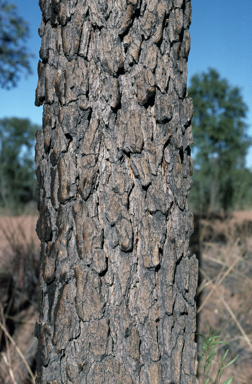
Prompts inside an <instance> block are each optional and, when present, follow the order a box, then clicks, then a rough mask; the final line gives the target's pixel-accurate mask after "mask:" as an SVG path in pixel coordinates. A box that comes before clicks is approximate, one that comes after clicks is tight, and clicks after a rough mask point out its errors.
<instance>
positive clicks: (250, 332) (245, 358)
mask: <svg viewBox="0 0 252 384" xmlns="http://www.w3.org/2000/svg"><path fill="white" fill-rule="evenodd" d="M200 251H201V256H200V284H199V287H198V301H199V304H198V332H199V333H203V334H205V335H207V334H208V331H209V328H210V327H211V328H212V329H213V330H215V331H216V330H220V329H221V330H222V332H221V337H220V339H221V340H225V341H227V342H229V343H230V346H229V347H228V348H229V351H230V352H229V355H228V356H229V360H231V359H233V358H234V357H235V356H236V355H237V354H239V358H238V359H237V361H236V362H235V363H234V364H233V365H231V366H230V367H229V368H228V369H227V371H226V373H225V374H224V375H223V378H222V382H224V381H225V380H226V379H227V378H229V377H230V376H234V379H233V381H232V384H248V383H251V382H252V323H251V320H250V319H251V315H252V305H251V293H250V292H251V289H252V274H251V272H252V212H235V213H234V214H232V216H229V217H227V218H220V217H219V218H215V219H212V220H206V219H205V220H200ZM198 342H199V343H200V342H201V340H198ZM225 349H226V348H223V347H221V348H220V350H219V353H221V354H222V355H223V354H224V350H225ZM214 364H215V365H214ZM214 364H213V370H212V375H211V374H210V377H213V378H214V377H215V376H214V374H213V372H214V371H215V372H216V368H217V358H216V360H215V363H214ZM201 376H202V364H199V378H201ZM210 383H213V381H211V380H210Z"/></svg>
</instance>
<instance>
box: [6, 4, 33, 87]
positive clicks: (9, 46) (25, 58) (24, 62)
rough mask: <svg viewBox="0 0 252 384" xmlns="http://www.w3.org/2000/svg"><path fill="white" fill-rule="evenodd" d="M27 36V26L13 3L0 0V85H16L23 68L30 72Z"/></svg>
mask: <svg viewBox="0 0 252 384" xmlns="http://www.w3.org/2000/svg"><path fill="white" fill-rule="evenodd" d="M28 37H29V27H28V25H27V22H26V21H24V20H23V19H22V18H21V17H20V16H18V14H17V9H16V5H15V4H9V3H8V1H5V0H0V86H1V87H2V88H7V89H9V88H11V87H15V86H16V85H17V82H18V80H19V79H20V74H21V73H22V71H23V70H25V71H26V72H27V73H31V72H32V71H31V67H30V63H29V59H30V58H31V57H32V56H33V55H32V54H30V53H28V51H27V47H26V46H25V45H24V43H25V42H26V40H27V38H28Z"/></svg>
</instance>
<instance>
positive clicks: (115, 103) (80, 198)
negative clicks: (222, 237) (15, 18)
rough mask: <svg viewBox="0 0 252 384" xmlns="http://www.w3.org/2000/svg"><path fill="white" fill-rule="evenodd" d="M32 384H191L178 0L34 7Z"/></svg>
mask: <svg viewBox="0 0 252 384" xmlns="http://www.w3.org/2000/svg"><path fill="white" fill-rule="evenodd" d="M40 6H41V10H42V14H43V20H42V24H41V27H40V36H41V37H42V43H41V49H40V57H41V61H40V62H39V66H38V72H39V82H38V87H37V91H36V105H41V104H43V103H44V107H43V108H44V109H43V130H39V131H38V132H37V144H36V163H37V177H38V183H39V188H38V206H39V211H40V217H39V220H38V224H37V233H38V236H39V238H40V239H41V260H42V267H41V313H40V321H39V323H38V324H37V326H36V335H37V336H38V338H39V351H38V356H37V362H38V366H37V373H38V377H37V383H43V384H45V383H47V384H49V383H50V384H52V383H54V384H56V383H57V384H59V383H69V384H70V383H72V384H73V383H76V384H77V383H78V384H79V383H83V384H84V383H96V384H99V383H132V384H133V383H134V384H136V383H174V384H175V383H177V384H178V383H181V384H182V383H183V384H189V383H191V384H192V383H195V381H196V377H195V359H196V344H195V343H194V333H195V329H196V306H195V294H196V286H197V259H196V257H195V255H194V256H191V255H190V252H189V248H188V247H189V237H190V235H191V233H192V231H193V216H192V213H191V212H190V211H189V208H188V203H187V198H188V194H189V190H190V186H191V176H190V175H191V166H192V165H191V157H190V147H189V146H190V144H191V142H192V133H191V125H190V120H191V117H192V110H193V108H192V100H191V99H189V98H188V97H187V92H186V78H187V64H186V61H187V57H188V53H189V48H190V35H189V31H188V28H189V25H190V19H191V3H190V1H182V0H175V1H173V2H171V1H169V2H168V1H161V0H160V1H149V2H146V1H145V0H143V1H137V0H130V1H128V2H127V4H126V1H116V2H114V1H98V0H92V1H78V2H77V1H71V2H69V1H61V2H58V1H54V2H52V3H51V2H50V1H46V0H43V1H42V0H41V1H40Z"/></svg>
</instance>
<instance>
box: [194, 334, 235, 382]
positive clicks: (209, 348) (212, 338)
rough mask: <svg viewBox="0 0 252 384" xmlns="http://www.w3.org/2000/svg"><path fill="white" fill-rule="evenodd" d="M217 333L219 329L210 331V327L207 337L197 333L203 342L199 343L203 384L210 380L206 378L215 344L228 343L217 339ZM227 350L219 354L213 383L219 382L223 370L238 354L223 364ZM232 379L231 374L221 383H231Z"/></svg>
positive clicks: (213, 354)
mask: <svg viewBox="0 0 252 384" xmlns="http://www.w3.org/2000/svg"><path fill="white" fill-rule="evenodd" d="M218 333H219V331H217V332H215V333H212V330H211V328H210V331H209V335H208V337H205V336H204V335H202V334H201V333H198V335H199V336H200V337H202V339H203V343H202V344H201V356H202V359H203V363H204V384H207V383H208V382H209V380H210V379H209V378H207V376H208V374H209V372H210V369H211V365H212V361H213V358H214V356H215V355H216V352H215V347H216V345H218V344H227V345H229V344H228V343H226V342H225V341H220V340H219V341H218V340H217V339H218V338H219V337H220V336H219V335H218ZM228 351H229V350H228V349H227V351H226V352H225V354H224V356H223V357H222V356H220V361H219V362H218V366H219V368H218V372H217V374H216V377H215V380H214V384H219V383H220V379H221V376H222V375H223V372H224V370H225V369H226V368H227V367H229V366H230V365H231V364H233V363H234V362H235V360H236V359H237V358H238V356H239V355H237V356H236V357H235V358H234V359H233V360H231V361H230V362H229V363H228V364H226V365H225V364H224V360H225V359H226V357H227V354H228ZM232 380H233V376H232V377H230V378H229V379H227V380H225V381H224V383H223V384H231V382H232Z"/></svg>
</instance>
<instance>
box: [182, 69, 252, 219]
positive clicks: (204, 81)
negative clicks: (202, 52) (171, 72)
mask: <svg viewBox="0 0 252 384" xmlns="http://www.w3.org/2000/svg"><path fill="white" fill-rule="evenodd" d="M188 93H189V96H190V97H192V98H193V104H194V116H193V120H192V126H193V137H194V148H193V155H194V178H193V180H194V186H193V188H192V194H191V197H190V202H191V204H192V206H193V207H194V208H196V207H197V208H198V209H199V210H202V211H206V210H209V211H210V212H213V211H216V210H219V209H223V210H224V211H226V210H228V209H229V208H233V207H234V206H235V199H236V198H237V196H238V195H239V191H237V179H241V176H242V175H243V176H244V175H245V173H244V171H245V156H246V153H247V150H248V147H249V146H250V145H251V139H250V138H249V137H248V135H247V128H248V126H247V125H246V124H245V122H244V119H245V117H246V112H247V106H246V104H245V103H244V101H243V99H242V96H241V93H240V90H239V88H237V87H232V86H230V85H229V84H228V82H227V80H225V79H221V78H220V75H219V74H218V72H217V71H216V70H214V69H209V70H208V72H207V73H204V72H203V73H201V74H200V75H194V76H193V77H192V79H191V86H190V87H189V90H188ZM248 172H249V171H248ZM248 172H247V173H246V175H245V176H246V178H247V179H246V180H247V182H246V183H247V184H249V179H250V178H251V176H252V175H251V173H250V172H249V174H248ZM247 184H246V188H248V185H247Z"/></svg>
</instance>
